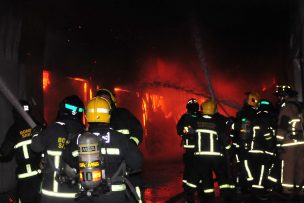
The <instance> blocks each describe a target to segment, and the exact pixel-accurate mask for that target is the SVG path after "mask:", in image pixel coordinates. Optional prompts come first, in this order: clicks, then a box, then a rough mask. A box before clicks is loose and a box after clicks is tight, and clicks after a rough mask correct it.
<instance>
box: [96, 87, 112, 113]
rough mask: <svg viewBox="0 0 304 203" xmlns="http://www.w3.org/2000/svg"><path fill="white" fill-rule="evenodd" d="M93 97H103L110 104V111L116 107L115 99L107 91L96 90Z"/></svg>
mask: <svg viewBox="0 0 304 203" xmlns="http://www.w3.org/2000/svg"><path fill="white" fill-rule="evenodd" d="M95 97H103V98H105V99H106V100H107V101H108V102H110V104H111V107H112V109H114V108H115V107H116V103H117V102H116V98H115V94H114V93H113V92H111V91H110V90H108V89H99V90H97V92H96V94H95Z"/></svg>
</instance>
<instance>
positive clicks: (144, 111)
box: [142, 99, 148, 128]
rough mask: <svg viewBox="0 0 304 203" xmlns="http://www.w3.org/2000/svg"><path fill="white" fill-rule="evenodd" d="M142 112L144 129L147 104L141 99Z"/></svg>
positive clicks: (146, 117)
mask: <svg viewBox="0 0 304 203" xmlns="http://www.w3.org/2000/svg"><path fill="white" fill-rule="evenodd" d="M142 110H143V125H144V128H145V127H146V123H147V119H148V114H147V103H146V101H145V100H144V99H142Z"/></svg>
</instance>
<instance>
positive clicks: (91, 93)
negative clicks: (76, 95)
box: [90, 88, 93, 100]
mask: <svg viewBox="0 0 304 203" xmlns="http://www.w3.org/2000/svg"><path fill="white" fill-rule="evenodd" d="M92 98H93V92H92V88H90V100H91V99H92Z"/></svg>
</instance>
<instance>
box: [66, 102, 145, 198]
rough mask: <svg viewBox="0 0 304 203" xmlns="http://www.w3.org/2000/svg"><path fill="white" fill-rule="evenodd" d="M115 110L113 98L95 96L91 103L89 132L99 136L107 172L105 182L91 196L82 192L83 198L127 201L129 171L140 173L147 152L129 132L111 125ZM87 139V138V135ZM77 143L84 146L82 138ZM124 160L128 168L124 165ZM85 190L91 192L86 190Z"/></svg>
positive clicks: (89, 108)
mask: <svg viewBox="0 0 304 203" xmlns="http://www.w3.org/2000/svg"><path fill="white" fill-rule="evenodd" d="M111 110H112V109H111V104H110V102H109V101H108V100H106V99H105V98H103V97H94V98H93V99H92V100H91V101H89V103H88V105H87V108H86V119H87V121H88V123H89V129H88V132H90V133H91V134H93V135H94V136H96V137H97V138H98V141H99V142H98V146H100V153H101V156H102V160H101V162H100V163H102V165H103V166H102V170H103V172H102V182H101V184H100V185H98V186H97V187H96V188H95V190H94V191H92V193H94V196H92V197H91V198H90V200H88V199H87V198H85V197H81V196H80V199H79V202H88V201H90V202H107V203H111V202H113V203H123V202H125V201H126V197H125V193H126V187H127V186H126V184H127V183H129V181H128V180H127V179H126V173H128V174H131V173H137V172H139V171H140V170H141V167H142V163H143V156H142V154H141V152H140V151H139V149H138V148H137V146H136V145H135V144H133V143H132V142H130V141H129V138H128V136H126V135H123V134H121V133H119V132H117V131H115V130H113V129H111V128H110V117H111V112H112V111H111ZM81 137H82V136H81ZM82 139H83V138H82ZM84 142H87V141H85V139H84ZM77 143H78V144H79V146H81V144H82V143H81V141H80V138H78V141H77ZM72 151H73V150H72ZM70 154H72V153H70ZM79 154H80V151H79ZM124 164H125V165H126V168H124V167H122V166H123V165H124ZM76 167H77V164H76V165H74V166H73V168H76ZM126 169H127V171H126ZM128 186H130V187H131V191H132V192H134V193H136V191H135V188H132V185H130V184H128ZM82 194H85V195H86V194H88V193H87V192H86V191H82ZM135 196H136V195H135ZM137 199H139V197H137Z"/></svg>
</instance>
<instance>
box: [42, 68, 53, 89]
mask: <svg viewBox="0 0 304 203" xmlns="http://www.w3.org/2000/svg"><path fill="white" fill-rule="evenodd" d="M42 74H43V81H42V83H43V90H46V88H47V87H48V86H49V85H50V84H51V81H50V73H49V71H46V70H43V72H42Z"/></svg>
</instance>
